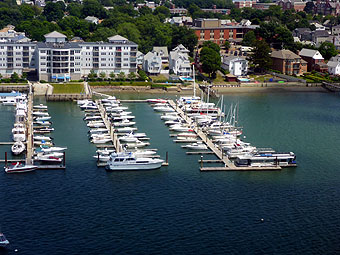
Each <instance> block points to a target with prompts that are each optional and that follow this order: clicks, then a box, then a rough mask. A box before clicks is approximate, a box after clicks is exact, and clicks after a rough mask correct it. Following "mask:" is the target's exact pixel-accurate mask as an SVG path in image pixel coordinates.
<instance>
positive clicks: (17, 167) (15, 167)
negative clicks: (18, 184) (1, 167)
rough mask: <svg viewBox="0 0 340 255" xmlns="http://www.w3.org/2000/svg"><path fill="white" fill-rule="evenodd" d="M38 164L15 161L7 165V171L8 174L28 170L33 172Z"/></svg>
mask: <svg viewBox="0 0 340 255" xmlns="http://www.w3.org/2000/svg"><path fill="white" fill-rule="evenodd" d="M37 168H38V167H37V166H34V165H25V164H23V163H20V162H16V163H13V164H11V165H9V166H7V167H5V172H6V173H8V174H11V173H26V172H31V171H34V170H35V169H37Z"/></svg>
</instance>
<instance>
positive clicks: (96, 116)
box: [84, 115, 102, 121]
mask: <svg viewBox="0 0 340 255" xmlns="http://www.w3.org/2000/svg"><path fill="white" fill-rule="evenodd" d="M101 119H102V116H100V115H94V116H87V117H84V120H85V121H91V120H101Z"/></svg>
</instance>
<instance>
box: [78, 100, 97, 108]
mask: <svg viewBox="0 0 340 255" xmlns="http://www.w3.org/2000/svg"><path fill="white" fill-rule="evenodd" d="M80 109H82V110H95V109H98V106H97V104H96V103H95V102H93V101H87V102H85V103H84V104H82V105H80Z"/></svg>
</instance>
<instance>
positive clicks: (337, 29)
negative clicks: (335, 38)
mask: <svg viewBox="0 0 340 255" xmlns="http://www.w3.org/2000/svg"><path fill="white" fill-rule="evenodd" d="M339 34H340V25H337V26H333V27H332V35H339Z"/></svg>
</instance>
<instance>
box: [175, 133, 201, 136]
mask: <svg viewBox="0 0 340 255" xmlns="http://www.w3.org/2000/svg"><path fill="white" fill-rule="evenodd" d="M177 137H197V134H195V133H194V132H184V133H179V134H177Z"/></svg>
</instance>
